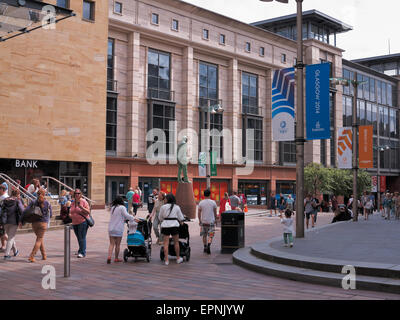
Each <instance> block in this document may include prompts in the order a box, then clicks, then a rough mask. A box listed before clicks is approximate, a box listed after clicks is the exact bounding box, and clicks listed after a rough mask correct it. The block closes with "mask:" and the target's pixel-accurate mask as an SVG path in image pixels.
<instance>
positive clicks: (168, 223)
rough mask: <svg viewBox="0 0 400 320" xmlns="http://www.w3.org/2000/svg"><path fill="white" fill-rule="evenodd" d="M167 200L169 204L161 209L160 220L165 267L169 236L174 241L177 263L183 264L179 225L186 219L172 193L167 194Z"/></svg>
mask: <svg viewBox="0 0 400 320" xmlns="http://www.w3.org/2000/svg"><path fill="white" fill-rule="evenodd" d="M166 199H167V204H164V205H163V206H162V207H161V209H160V214H159V217H158V218H159V220H160V222H161V233H162V234H163V236H164V241H163V242H164V256H165V265H168V264H169V260H168V246H169V236H172V238H173V239H174V246H175V253H176V258H177V260H176V262H177V263H182V262H183V258H182V257H181V256H180V255H179V225H180V224H181V223H182V222H183V221H184V220H185V217H184V216H183V214H182V211H181V208H179V206H178V205H176V204H175V203H176V200H175V196H174V195H173V194H172V193H169V194H167V197H166Z"/></svg>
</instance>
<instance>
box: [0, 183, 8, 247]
mask: <svg viewBox="0 0 400 320" xmlns="http://www.w3.org/2000/svg"><path fill="white" fill-rule="evenodd" d="M7 198H8V193H7V188H6V186H5V185H4V184H0V205H1V204H2V203H3V201H4V199H7ZM7 239H8V238H7V233H6V230H5V228H4V224H3V223H2V222H1V220H0V240H1V248H0V252H5V250H6V244H7Z"/></svg>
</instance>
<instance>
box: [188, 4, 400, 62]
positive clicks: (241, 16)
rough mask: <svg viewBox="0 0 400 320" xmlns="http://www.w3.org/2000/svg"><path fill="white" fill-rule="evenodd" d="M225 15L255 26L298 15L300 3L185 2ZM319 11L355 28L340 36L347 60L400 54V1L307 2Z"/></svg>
mask: <svg viewBox="0 0 400 320" xmlns="http://www.w3.org/2000/svg"><path fill="white" fill-rule="evenodd" d="M183 1H184V2H188V3H191V4H194V5H196V6H198V7H202V8H205V9H207V10H211V11H214V12H217V13H219V14H222V15H224V16H227V17H230V18H233V19H235V20H239V21H242V22H245V23H251V22H256V21H261V20H266V19H271V18H276V17H279V16H284V15H289V14H294V13H296V1H295V0H289V3H288V4H286V3H280V2H277V1H274V2H261V1H259V0H183ZM311 9H316V10H318V11H320V12H323V13H325V14H327V15H329V16H331V17H332V18H335V19H337V20H340V21H342V22H344V23H345V24H347V25H350V26H352V27H353V30H351V31H349V32H345V33H343V34H339V35H338V36H337V46H338V47H339V48H341V49H344V50H345V52H344V53H343V57H344V58H345V59H348V60H351V59H359V58H367V57H373V56H380V55H386V54H389V43H390V53H391V54H393V53H400V35H399V32H400V1H399V0H380V1H376V0H304V1H303V11H306V10H311Z"/></svg>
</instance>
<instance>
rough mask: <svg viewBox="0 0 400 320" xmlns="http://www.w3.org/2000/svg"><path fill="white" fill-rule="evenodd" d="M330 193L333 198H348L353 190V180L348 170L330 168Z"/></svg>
mask: <svg viewBox="0 0 400 320" xmlns="http://www.w3.org/2000/svg"><path fill="white" fill-rule="evenodd" d="M329 175H330V181H331V184H330V188H329V189H330V192H331V193H332V194H334V195H335V196H346V197H348V196H350V194H351V193H352V189H353V178H352V175H351V172H350V170H346V169H337V168H330V169H329Z"/></svg>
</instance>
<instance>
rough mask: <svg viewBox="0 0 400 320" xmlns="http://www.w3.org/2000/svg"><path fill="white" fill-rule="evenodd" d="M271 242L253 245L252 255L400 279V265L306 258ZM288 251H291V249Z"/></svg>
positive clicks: (314, 267)
mask: <svg viewBox="0 0 400 320" xmlns="http://www.w3.org/2000/svg"><path fill="white" fill-rule="evenodd" d="M271 242H272V241H267V242H266V243H257V244H254V245H252V246H251V248H250V250H251V254H252V255H254V256H255V257H257V258H260V259H263V260H266V261H270V262H274V263H278V264H283V265H288V266H293V267H299V268H307V269H312V270H317V271H328V272H334V273H341V271H342V268H343V266H345V265H352V266H354V268H355V270H356V274H357V275H364V276H372V277H383V278H392V279H400V266H398V265H394V264H383V263H368V262H359V261H357V262H352V261H348V260H346V261H344V260H336V259H335V260H333V259H327V258H320V257H306V256H302V255H296V254H292V253H290V252H284V251H281V250H276V249H274V248H272V247H271V246H270V243H271ZM288 251H290V249H289V250H288Z"/></svg>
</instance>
